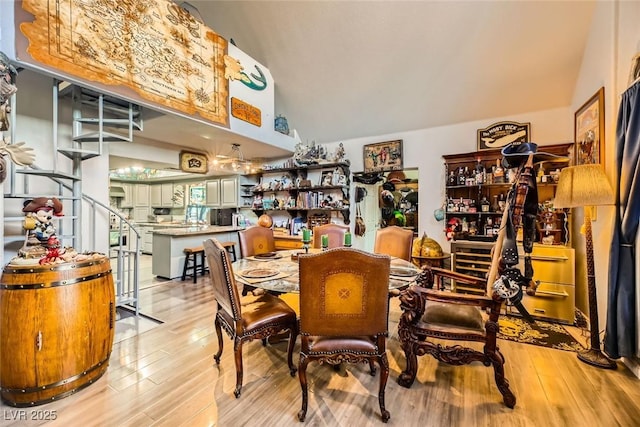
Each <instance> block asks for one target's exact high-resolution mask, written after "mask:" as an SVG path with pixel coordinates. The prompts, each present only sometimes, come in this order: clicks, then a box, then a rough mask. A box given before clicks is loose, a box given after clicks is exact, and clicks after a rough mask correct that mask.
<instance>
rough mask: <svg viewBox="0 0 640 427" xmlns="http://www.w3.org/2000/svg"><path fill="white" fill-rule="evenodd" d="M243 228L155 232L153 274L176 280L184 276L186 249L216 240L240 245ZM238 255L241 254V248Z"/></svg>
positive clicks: (229, 227)
mask: <svg viewBox="0 0 640 427" xmlns="http://www.w3.org/2000/svg"><path fill="white" fill-rule="evenodd" d="M239 230H243V228H238V227H232V226H228V227H227V226H193V227H182V228H169V229H164V230H155V231H154V232H153V258H152V261H151V273H152V274H153V275H154V276H158V277H164V278H168V279H175V278H177V277H181V276H182V268H183V266H184V260H185V254H184V252H183V251H184V249H185V248H191V247H196V246H201V245H202V242H203V241H204V240H205V239H208V238H210V237H214V238H216V239H217V240H218V241H220V242H225V241H229V242H235V243H236V245H237V244H238V231H239ZM236 253H237V254H240V249H239V247H236Z"/></svg>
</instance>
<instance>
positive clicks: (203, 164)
mask: <svg viewBox="0 0 640 427" xmlns="http://www.w3.org/2000/svg"><path fill="white" fill-rule="evenodd" d="M180 170H181V171H183V172H188V173H207V171H208V170H209V162H208V159H207V155H206V154H204V153H195V152H193V151H181V152H180Z"/></svg>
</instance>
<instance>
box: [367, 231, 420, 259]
mask: <svg viewBox="0 0 640 427" xmlns="http://www.w3.org/2000/svg"><path fill="white" fill-rule="evenodd" d="M412 244H413V231H411V230H409V229H406V228H401V227H398V226H397V225H392V226H390V227H385V228H380V229H378V230H376V240H375V242H374V244H373V252H375V253H377V254H386V255H389V256H392V257H397V258H400V259H404V260H406V261H411V246H412Z"/></svg>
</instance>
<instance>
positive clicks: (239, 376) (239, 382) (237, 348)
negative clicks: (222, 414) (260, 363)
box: [233, 338, 242, 399]
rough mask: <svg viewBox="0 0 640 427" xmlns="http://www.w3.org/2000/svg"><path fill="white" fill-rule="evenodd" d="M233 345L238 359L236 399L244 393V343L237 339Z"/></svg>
mask: <svg viewBox="0 0 640 427" xmlns="http://www.w3.org/2000/svg"><path fill="white" fill-rule="evenodd" d="M234 341H235V342H234V343H233V353H234V356H235V359H236V389H235V391H234V392H233V394H234V395H235V396H236V399H237V398H239V397H240V393H241V391H242V341H240V340H239V339H237V338H236V339H235V340H234Z"/></svg>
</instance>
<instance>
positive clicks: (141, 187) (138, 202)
mask: <svg viewBox="0 0 640 427" xmlns="http://www.w3.org/2000/svg"><path fill="white" fill-rule="evenodd" d="M133 189H134V190H133V191H134V194H135V197H134V207H146V208H149V205H150V201H149V184H135V185H134V186H133Z"/></svg>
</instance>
